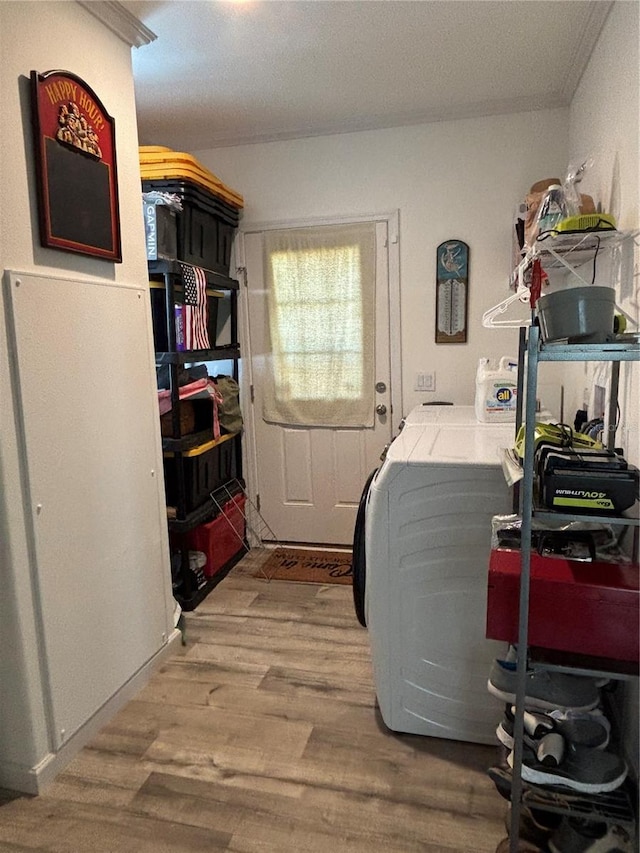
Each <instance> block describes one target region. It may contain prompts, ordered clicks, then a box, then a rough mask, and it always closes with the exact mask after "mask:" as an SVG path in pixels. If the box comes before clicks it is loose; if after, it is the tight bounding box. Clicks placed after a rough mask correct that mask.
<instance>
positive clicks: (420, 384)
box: [413, 372, 436, 391]
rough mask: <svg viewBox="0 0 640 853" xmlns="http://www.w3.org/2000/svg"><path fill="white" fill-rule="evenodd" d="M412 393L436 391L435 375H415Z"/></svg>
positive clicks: (433, 373)
mask: <svg viewBox="0 0 640 853" xmlns="http://www.w3.org/2000/svg"><path fill="white" fill-rule="evenodd" d="M413 390H414V391H435V390H436V374H435V372H432V373H416V381H415V384H414V386H413Z"/></svg>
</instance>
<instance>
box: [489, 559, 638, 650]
mask: <svg viewBox="0 0 640 853" xmlns="http://www.w3.org/2000/svg"><path fill="white" fill-rule="evenodd" d="M519 578H520V551H510V550H503V549H499V550H493V551H492V552H491V558H490V562H489V584H488V595H487V637H488V638H489V639H492V640H505V641H506V642H509V643H517V641H518V610H519V601H520V591H519V590H520V585H519ZM639 625H640V585H639V581H638V565H618V564H615V563H602V562H591V563H582V562H576V561H572V560H564V559H559V558H555V557H541V556H540V555H539V554H537V553H532V554H531V581H530V587H529V644H530V645H532V646H540V647H541V648H545V649H556V650H558V651H564V652H575V653H578V654H583V655H592V656H595V657H603V658H614V659H616V660H622V661H633V662H636V661H638V660H639V659H640V654H639V646H640V640H639V631H638V628H639Z"/></svg>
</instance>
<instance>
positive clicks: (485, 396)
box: [475, 357, 518, 423]
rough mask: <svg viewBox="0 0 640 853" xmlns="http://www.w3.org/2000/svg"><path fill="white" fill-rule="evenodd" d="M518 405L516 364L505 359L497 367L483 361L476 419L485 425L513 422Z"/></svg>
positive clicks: (478, 373) (477, 383) (479, 373)
mask: <svg viewBox="0 0 640 853" xmlns="http://www.w3.org/2000/svg"><path fill="white" fill-rule="evenodd" d="M517 403H518V371H517V362H515V360H512V359H509V358H506V357H505V358H502V359H501V360H500V363H499V364H498V365H497V367H496V366H495V365H491V363H490V362H489V359H486V358H481V359H480V362H479V364H478V372H477V374H476V405H475V410H476V418H477V419H478V420H479V421H481V422H482V423H500V422H502V423H510V422H514V421H515V417H516V408H517Z"/></svg>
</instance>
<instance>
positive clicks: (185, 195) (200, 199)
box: [142, 180, 240, 276]
mask: <svg viewBox="0 0 640 853" xmlns="http://www.w3.org/2000/svg"><path fill="white" fill-rule="evenodd" d="M142 189H143V191H144V192H150V191H151V190H157V191H159V192H169V193H173V194H175V195H177V196H178V197H179V198H180V200H181V202H182V205H183V210H182V212H179V213H177V214H176V246H177V258H178V259H179V260H181V261H185V262H186V263H189V264H194V265H195V266H199V267H204V268H205V269H209V270H212V271H213V272H217V273H220V274H221V275H225V276H228V275H229V267H230V263H231V247H232V245H233V238H234V236H235V232H236V229H237V226H238V221H239V216H240V214H239V211H238V210H237V209H236V208H234V207H232V206H231V205H230V204H228V203H227V202H225V201H224V200H223V199H221V198H218V197H217V196H214V195H213V194H211V193H208V192H207V191H206V190H204V189H202V188H200V187H196V185H195V184H189V182H187V181H169V180H167V181H143V182H142Z"/></svg>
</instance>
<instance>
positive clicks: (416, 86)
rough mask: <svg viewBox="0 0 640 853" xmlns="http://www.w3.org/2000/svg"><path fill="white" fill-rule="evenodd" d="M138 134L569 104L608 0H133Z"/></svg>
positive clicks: (201, 134)
mask: <svg viewBox="0 0 640 853" xmlns="http://www.w3.org/2000/svg"><path fill="white" fill-rule="evenodd" d="M122 5H123V6H125V7H126V9H127V10H128V11H129V12H131V13H132V14H134V15H135V16H136V17H137V18H138V19H139V20H140V21H142V22H143V23H144V24H145V25H146V27H148V28H149V29H150V30H152V31H153V33H155V34H156V35H157V39H156V40H155V41H153V42H152V43H151V44H148V45H145V46H143V47H140V48H136V49H134V50H133V68H134V79H135V88H136V101H137V107H138V119H139V130H140V140H141V143H143V144H147V145H148V144H159V145H168V146H170V147H172V148H176V149H179V150H188V151H189V150H190V151H194V150H198V149H205V148H214V147H220V146H226V145H239V144H244V143H251V142H263V141H268V140H275V139H289V138H295V137H302V136H317V135H321V134H327V133H342V132H349V131H354V130H367V129H374V128H381V127H392V126H400V125H409V124H420V123H423V122H428V121H438V120H443V119H455V118H464V117H470V116H479V115H492V114H499V113H506V112H517V111H522V110H535V109H543V108H548V107H562V106H566V105H568V104H569V102H570V100H571V97H572V95H573V93H574V91H575V87H576V85H577V83H578V81H579V79H580V75H581V73H582V71H583V69H584V66H585V65H586V63H587V61H588V59H589V55H590V53H591V50H592V48H593V45H594V43H595V41H596V40H597V37H598V35H599V33H600V30H601V28H602V25H603V23H604V20H605V18H606V15H607V13H608V11H609V8H610V6H611V3H609V2H607V1H606V0H596V2H584V0H249V2H237V1H236V2H233V0H204V2H199V1H198V2H196V1H195V0H170V1H169V2H157V0H128V2H123V3H122Z"/></svg>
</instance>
